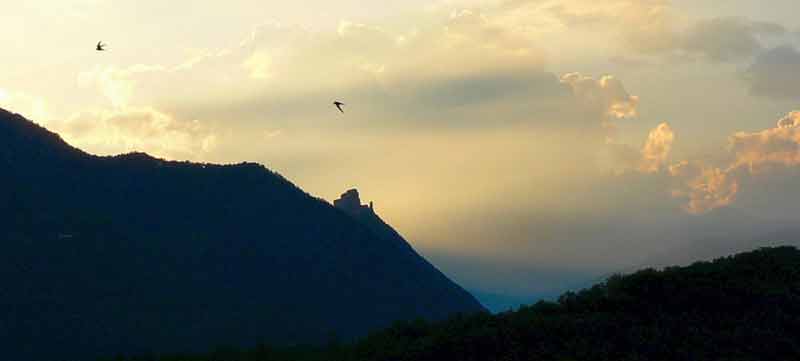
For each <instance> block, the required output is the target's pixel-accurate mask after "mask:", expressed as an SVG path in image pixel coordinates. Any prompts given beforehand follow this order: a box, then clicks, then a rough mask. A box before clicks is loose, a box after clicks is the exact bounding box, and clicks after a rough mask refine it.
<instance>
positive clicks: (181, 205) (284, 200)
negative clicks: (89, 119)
mask: <svg viewBox="0 0 800 361" xmlns="http://www.w3.org/2000/svg"><path fill="white" fill-rule="evenodd" d="M0 165H1V166H2V167H3V168H4V172H3V174H2V175H1V176H0V215H2V217H0V283H3V284H5V285H6V287H5V288H4V289H3V290H0V299H2V301H0V304H2V305H3V306H5V307H0V320H5V321H6V322H3V323H0V346H3V347H4V348H6V349H9V348H10V349H15V348H18V349H19V350H20V351H18V352H17V354H12V355H11V356H13V357H12V358H13V359H15V360H19V361H24V360H37V361H39V360H47V359H48V358H51V357H55V356H59V357H64V356H69V357H72V358H73V359H79V358H85V357H92V356H95V355H102V354H107V353H108V352H112V353H135V352H142V351H149V350H158V351H192V350H194V351H197V350H202V349H205V348H208V347H209V346H210V345H209V343H212V342H214V343H216V342H220V343H227V344H231V345H241V346H247V345H253V344H255V343H257V342H261V341H270V342H277V343H295V342H322V341H324V340H326V339H328V338H329V337H330V335H331V334H337V335H339V337H343V338H345V339H349V338H352V337H357V336H360V335H363V334H365V333H366V332H368V331H370V330H372V329H375V328H378V327H382V326H386V325H388V324H390V323H391V322H393V321H396V320H400V319H408V318H415V317H423V318H428V319H441V318H445V317H447V316H449V315H452V314H454V313H461V312H465V313H471V312H481V311H483V310H484V308H483V307H482V306H481V305H480V304H479V303H478V302H477V301H476V300H475V299H474V297H472V296H471V295H469V293H467V292H466V291H464V290H463V289H462V288H461V287H459V286H458V285H456V284H455V283H453V282H452V281H450V280H449V279H448V278H447V277H446V276H444V275H443V274H441V272H440V271H439V270H438V269H436V268H435V267H434V266H432V265H430V264H429V263H428V262H427V261H425V260H424V259H423V258H422V257H420V256H419V255H418V254H417V253H416V252H415V251H413V248H411V246H410V245H408V243H406V241H405V240H403V239H402V237H400V236H399V234H397V237H399V238H394V239H393V240H392V241H389V239H388V238H386V236H385V235H379V234H378V233H376V231H374V230H371V229H370V226H368V225H365V224H363V223H362V222H361V221H359V220H357V219H355V218H353V217H351V216H350V215H348V214H346V213H345V212H341V211H340V210H337V209H335V208H334V207H333V206H332V205H331V204H329V203H327V202H325V201H323V200H321V199H319V198H316V197H313V196H311V195H309V194H308V193H306V192H304V191H303V190H302V189H300V188H299V187H297V186H295V185H294V184H293V183H291V182H290V181H288V180H287V179H285V178H284V177H283V176H281V175H279V174H277V173H275V172H273V171H271V170H269V169H267V168H266V167H264V166H262V165H260V164H255V163H240V164H235V165H214V164H201V163H190V162H176V161H167V160H163V159H158V158H154V157H151V156H149V155H147V154H145V153H129V154H123V155H118V156H108V157H105V156H103V157H101V156H94V155H91V154H88V153H86V152H84V151H82V150H79V149H77V148H75V147H72V146H70V145H69V144H67V143H66V142H64V141H63V140H62V139H61V137H60V136H58V135H57V134H55V133H53V132H50V131H48V130H47V129H45V128H43V127H41V126H39V125H36V124H34V123H33V122H30V121H28V120H27V119H25V118H24V117H22V116H20V115H17V114H13V113H10V112H7V111H4V110H2V109H0ZM376 217H377V216H376ZM386 227H388V228H389V229H391V227H389V226H388V225H386ZM392 231H394V230H393V229H392ZM386 232H388V231H386ZM395 233H396V232H395ZM401 241H402V243H405V245H406V246H407V247H408V249H410V250H412V252H400V251H398V249H399V248H398V247H397V242H401ZM3 309H5V310H7V311H6V312H5V314H3V311H2V310H3ZM187 324H189V325H191V327H189V329H186V328H185V327H184V326H185V325H187ZM3 336H8V337H3ZM42 337H45V338H49V339H52V340H57V341H56V342H60V343H59V345H64V347H65V350H66V352H60V353H58V355H56V354H50V353H49V352H48V350H47V348H43V347H41V345H40V344H39V342H41V339H42ZM2 340H6V341H2ZM58 340H60V341H58Z"/></svg>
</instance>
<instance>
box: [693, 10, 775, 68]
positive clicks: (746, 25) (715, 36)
mask: <svg viewBox="0 0 800 361" xmlns="http://www.w3.org/2000/svg"><path fill="white" fill-rule="evenodd" d="M785 32H786V30H785V29H784V28H783V26H781V25H778V24H774V23H768V22H755V21H750V20H747V19H744V18H738V17H725V18H714V19H708V20H702V21H698V22H697V23H695V24H693V25H692V26H691V27H690V28H689V29H688V30H686V31H685V33H684V34H682V39H681V48H682V49H684V50H686V51H688V52H693V53H699V54H703V55H705V56H707V57H708V58H709V59H710V60H712V61H716V62H730V61H736V60H739V59H747V58H750V57H752V56H754V55H755V54H758V53H759V52H761V50H762V49H763V45H762V43H761V40H760V37H762V36H774V35H782V34H784V33H785Z"/></svg>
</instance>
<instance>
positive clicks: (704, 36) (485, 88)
mask: <svg viewBox="0 0 800 361" xmlns="http://www.w3.org/2000/svg"><path fill="white" fill-rule="evenodd" d="M796 7H797V5H796V1H794V0H772V1H770V2H769V3H768V4H767V3H765V2H762V1H756V0H704V1H688V0H675V1H667V0H663V1H662V0H639V1H635V0H605V1H602V0H600V1H598V0H506V1H481V0H474V1H466V0H465V1H457V0H454V1H422V0H407V1H402V2H399V1H398V2H392V3H391V4H386V3H384V2H374V1H373V2H366V1H355V0H340V1H336V2H330V1H319V0H308V1H302V2H301V1H293V2H289V1H286V2H283V1H282V2H277V1H265V0H258V1H255V0H252V1H249V0H247V1H246V0H228V1H225V2H197V1H188V0H173V1H163V0H135V1H134V0H114V1H110V0H50V1H46V0H39V1H36V0H34V1H27V2H20V1H14V2H11V1H5V3H4V4H3V6H2V8H3V16H2V19H3V21H2V22H0V42H2V44H3V56H2V58H1V59H0V65H2V71H1V72H0V106H2V107H5V108H8V109H9V110H12V111H15V112H18V113H21V114H23V115H25V116H27V117H28V118H31V119H33V120H35V121H37V122H39V123H40V124H42V125H44V126H47V127H49V128H50V129H52V130H54V131H57V132H59V133H60V134H61V135H62V136H63V137H64V138H65V139H66V140H67V141H69V142H70V143H72V144H73V145H75V146H78V147H80V148H83V149H85V150H87V151H90V152H93V153H97V154H117V153H123V152H129V151H146V152H149V153H152V154H154V155H157V156H161V157H166V158H170V159H190V160H195V161H209V162H226V163H227V162H240V161H257V162H260V163H263V164H265V165H267V166H268V167H270V168H272V169H274V170H277V171H279V172H280V173H282V174H284V175H285V176H286V177H287V178H289V179H291V180H292V181H294V182H295V183H296V184H298V185H299V186H300V187H302V188H303V189H305V190H307V191H309V192H310V193H312V194H314V195H317V196H321V197H324V198H326V199H329V200H332V199H334V198H336V197H337V196H338V195H339V194H340V193H341V192H343V191H344V190H346V189H348V188H350V187H358V188H359V189H360V190H361V193H362V197H363V198H365V200H374V201H375V204H376V209H377V211H378V212H379V213H380V214H381V215H382V216H383V217H384V218H385V219H386V220H387V221H388V222H389V223H391V224H393V225H395V226H396V227H397V228H398V229H399V230H400V231H401V233H403V234H404V235H406V236H407V238H408V239H409V240H410V241H411V242H412V243H413V244H414V246H415V247H416V248H417V249H419V250H420V251H421V252H422V253H424V254H425V255H426V256H428V257H429V258H431V259H432V260H433V261H434V263H436V264H437V265H438V266H440V267H441V268H442V269H443V270H444V271H445V272H446V273H448V274H449V275H451V276H453V277H454V278H455V279H456V280H457V281H459V282H461V283H462V284H463V285H464V286H465V287H467V288H469V289H473V290H476V289H477V290H482V291H487V292H496V293H504V294H513V295H522V296H527V295H537V294H543V293H548V292H552V291H554V290H561V289H563V288H565V287H571V286H573V285H575V284H580V283H581V282H585V281H586V280H592V279H594V278H596V277H599V276H601V275H603V274H606V273H608V272H614V271H619V270H626V269H631V268H635V267H637V266H640V265H643V264H653V263H659V262H666V260H667V259H676V260H678V259H691V258H694V257H699V256H705V255H706V254H705V253H702V252H706V253H708V254H716V253H725V252H728V251H729V250H731V249H737V247H745V246H744V245H742V243H737V242H740V241H744V240H746V239H745V238H747V237H753V238H756V237H757V236H758V235H760V234H768V233H769V232H772V231H778V230H780V229H781V228H782V227H784V226H787V225H792V224H793V223H794V222H796V220H797V216H796V214H797V211H798V210H800V207H798V206H797V205H798V201H800V196H799V195H797V192H796V189H797V185H798V181H796V179H798V178H797V175H798V174H800V172H798V169H800V167H798V166H800V113H793V111H795V110H799V109H800V104H797V102H798V100H800V87H799V86H798V84H800V50H798V49H799V46H800V33H798V30H800V29H798V27H797V26H796V25H795V24H796V21H794V20H795V19H794V17H795V15H794V14H795V12H796ZM100 40H102V41H104V42H106V43H108V48H107V49H108V51H107V52H105V53H98V52H95V51H94V44H95V43H96V42H97V41H100ZM337 99H338V100H341V101H343V102H345V103H346V104H347V106H346V112H347V113H346V114H345V115H341V114H339V113H338V112H337V111H336V109H335V108H333V106H332V105H331V102H332V101H333V100H337ZM736 237H739V238H741V239H737V240H733V239H732V238H736ZM726 238H730V239H731V241H730V243H725V239H726ZM701 251H702V252H701ZM715 252H716V253H715ZM675 254H677V255H680V256H682V257H683V258H681V257H675V256H669V255H675ZM670 257H672V258H670Z"/></svg>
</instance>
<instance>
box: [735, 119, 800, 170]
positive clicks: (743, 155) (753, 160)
mask: <svg viewBox="0 0 800 361" xmlns="http://www.w3.org/2000/svg"><path fill="white" fill-rule="evenodd" d="M730 149H731V152H733V153H734V156H735V159H736V160H735V162H734V164H733V165H732V167H734V168H747V169H748V170H749V171H750V172H751V173H760V172H765V171H769V168H770V167H774V166H782V167H792V166H797V165H800V112H798V111H795V112H791V113H789V114H788V115H786V116H785V117H784V118H782V119H780V120H779V121H778V124H777V125H776V126H775V127H774V128H769V129H765V130H762V131H760V132H755V133H747V132H739V133H736V134H734V135H733V136H732V137H731V139H730Z"/></svg>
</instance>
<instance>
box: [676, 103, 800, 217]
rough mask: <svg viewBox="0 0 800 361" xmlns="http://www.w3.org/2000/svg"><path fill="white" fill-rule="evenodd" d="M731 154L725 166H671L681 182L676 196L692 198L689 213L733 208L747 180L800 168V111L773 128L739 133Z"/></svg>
mask: <svg viewBox="0 0 800 361" xmlns="http://www.w3.org/2000/svg"><path fill="white" fill-rule="evenodd" d="M728 154H729V156H730V157H731V160H730V161H729V162H728V163H727V164H726V165H725V166H722V167H714V166H709V165H706V164H704V163H702V162H698V161H692V162H690V161H682V162H679V163H677V164H674V165H672V166H671V167H670V174H671V175H672V176H673V177H675V178H676V179H678V180H679V181H680V182H681V186H680V187H678V188H677V189H676V190H675V191H673V195H674V196H675V197H679V198H686V199H688V205H687V206H686V210H687V211H689V212H691V213H695V214H701V213H705V212H708V211H711V210H713V209H716V208H721V207H726V206H729V205H731V204H732V203H733V202H734V201H735V200H736V198H737V194H738V193H739V191H740V188H741V187H740V185H742V184H743V183H745V181H750V180H751V178H754V177H765V176H769V175H771V174H773V173H776V171H778V170H783V169H787V168H793V167H797V166H798V165H800V112H797V111H795V112H791V113H789V114H787V115H786V116H785V117H783V118H781V119H780V120H778V122H777V125H776V126H775V127H773V128H768V129H764V130H762V131H759V132H750V133H748V132H738V133H735V134H734V135H732V136H731V137H730V139H729V148H728Z"/></svg>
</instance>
